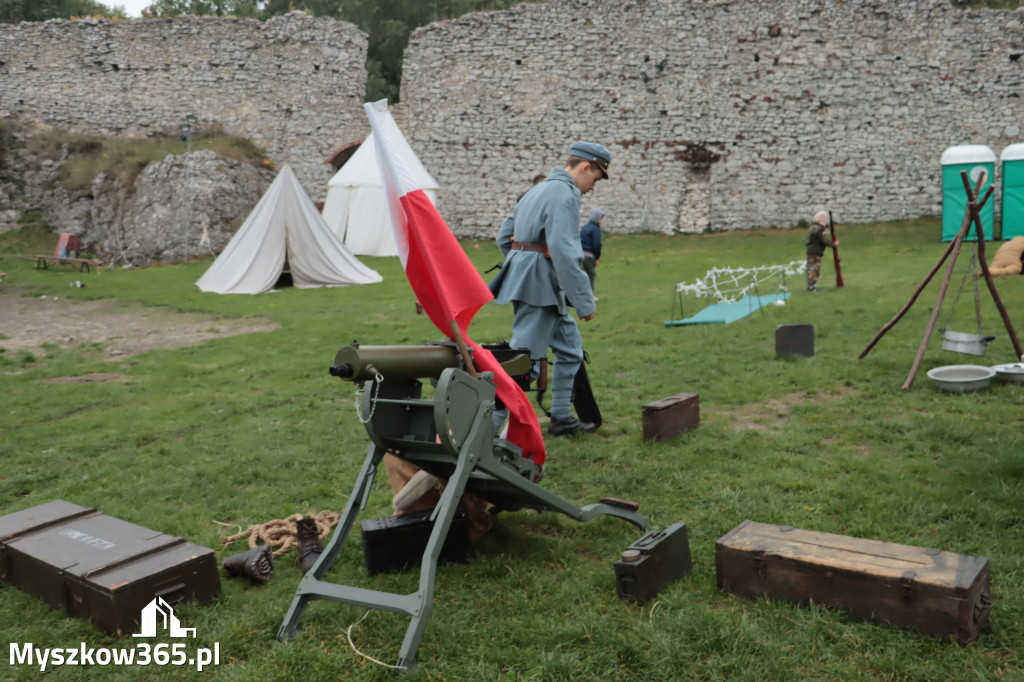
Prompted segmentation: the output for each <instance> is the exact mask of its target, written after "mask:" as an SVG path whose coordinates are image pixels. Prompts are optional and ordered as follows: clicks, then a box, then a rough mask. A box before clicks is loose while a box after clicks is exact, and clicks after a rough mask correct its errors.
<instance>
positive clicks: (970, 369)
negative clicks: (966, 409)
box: [928, 365, 996, 393]
mask: <svg viewBox="0 0 1024 682" xmlns="http://www.w3.org/2000/svg"><path fill="white" fill-rule="evenodd" d="M995 375H996V371H995V370H994V369H992V368H991V367H983V366H981V365H946V366H945V367H936V368H935V369H930V370H928V378H929V379H931V380H932V381H933V382H934V383H935V385H936V386H937V387H939V388H941V389H942V390H943V391H949V392H951V393H967V392H969V391H982V390H984V389H986V388H988V385H989V382H990V381H992V377H994V376H995Z"/></svg>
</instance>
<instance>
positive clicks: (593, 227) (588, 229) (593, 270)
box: [580, 208, 604, 301]
mask: <svg viewBox="0 0 1024 682" xmlns="http://www.w3.org/2000/svg"><path fill="white" fill-rule="evenodd" d="M603 222H604V211H602V210H601V209H599V208H592V209H590V222H588V223H587V224H586V225H584V226H583V227H582V228H581V229H580V246H581V247H583V271H584V272H586V273H587V277H589V278H590V289H591V291H593V292H594V300H595V301H596V300H597V286H596V282H597V261H599V260H600V259H601V223H603Z"/></svg>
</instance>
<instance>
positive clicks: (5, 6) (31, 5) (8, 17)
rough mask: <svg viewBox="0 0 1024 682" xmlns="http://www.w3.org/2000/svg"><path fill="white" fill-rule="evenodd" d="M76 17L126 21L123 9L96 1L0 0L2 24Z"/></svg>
mask: <svg viewBox="0 0 1024 682" xmlns="http://www.w3.org/2000/svg"><path fill="white" fill-rule="evenodd" d="M74 17H106V18H107V19H124V18H126V15H125V13H124V11H123V10H121V9H110V8H109V7H107V6H106V5H102V4H100V3H99V2H97V1H96V0H0V23H3V24H16V23H18V22H20V21H46V20H47V19H72V18H74Z"/></svg>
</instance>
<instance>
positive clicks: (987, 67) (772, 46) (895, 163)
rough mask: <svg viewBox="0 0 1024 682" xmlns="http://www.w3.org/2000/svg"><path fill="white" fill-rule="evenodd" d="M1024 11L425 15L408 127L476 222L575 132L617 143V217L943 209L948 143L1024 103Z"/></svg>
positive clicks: (826, 1)
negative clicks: (434, 20) (429, 21)
mask: <svg viewBox="0 0 1024 682" xmlns="http://www.w3.org/2000/svg"><path fill="white" fill-rule="evenodd" d="M1022 25H1024V10H1017V11H1013V12H1008V11H994V10H976V11H960V10H957V9H955V8H953V7H952V6H951V5H950V4H949V2H947V1H946V0H899V2H894V1H893V0H712V1H709V2H702V1H699V0H550V1H549V2H548V3H546V4H523V5H518V6H516V7H514V8H512V9H510V10H508V11H502V12H496V13H487V14H483V13H480V14H471V15H467V16H465V17H462V18H460V19H456V20H453V21H449V22H444V23H438V24H433V25H430V26H427V27H424V28H421V29H419V30H417V31H416V32H415V33H414V34H413V36H412V38H411V40H410V44H409V47H408V49H407V51H406V55H405V64H404V70H405V75H404V80H403V85H402V99H403V106H404V107H405V108H406V109H407V111H406V119H407V121H408V122H407V123H406V129H405V133H406V135H407V137H408V138H409V141H410V143H411V144H412V146H413V147H414V148H415V149H416V151H417V152H418V153H419V154H420V157H421V160H422V161H423V163H424V164H425V165H426V167H427V168H428V169H430V171H431V173H433V174H434V175H435V177H436V178H437V180H438V182H439V183H440V185H441V187H442V193H441V198H440V207H441V211H442V213H443V214H444V216H445V218H446V219H447V220H448V223H449V225H451V226H452V228H453V229H454V230H455V231H456V232H457V233H458V234H461V235H476V236H493V234H494V233H495V231H496V230H497V227H498V225H499V224H500V222H501V220H502V218H503V217H504V216H505V215H506V214H507V213H508V212H509V211H510V210H511V208H512V205H513V202H514V199H515V197H516V195H517V194H519V193H520V192H522V191H523V190H524V189H526V188H528V187H529V182H530V178H531V177H532V176H533V175H534V174H535V173H537V172H546V171H547V170H549V169H550V168H552V167H554V166H558V167H561V165H562V164H563V163H564V160H565V154H566V151H567V149H568V146H569V144H570V143H571V142H572V141H573V140H577V139H593V140H597V141H600V142H602V143H604V144H605V145H607V146H608V147H609V148H610V149H611V150H612V152H613V154H614V160H613V162H612V165H611V174H612V178H611V180H608V181H604V182H600V183H598V185H597V190H596V192H595V193H594V194H593V195H588V196H587V197H584V199H583V213H584V214H586V212H587V211H588V210H589V208H590V207H593V206H601V207H602V208H604V209H605V210H606V211H607V213H608V217H607V219H606V222H605V229H606V230H607V231H610V232H624V231H637V230H645V229H646V230H652V231H658V232H664V233H672V232H693V231H704V230H707V229H711V230H728V229H738V228H753V227H768V226H792V225H795V224H796V223H797V222H798V221H799V220H801V219H803V220H807V221H809V220H810V217H811V216H812V215H813V213H814V211H815V210H817V209H820V208H824V207H827V208H831V209H833V210H834V211H835V214H836V219H837V220H839V221H841V222H846V223H857V222H869V221H881V220H893V219H901V218H908V217H917V216H920V215H927V214H938V213H939V212H940V210H941V187H940V182H941V172H940V166H939V158H940V156H941V154H942V152H943V150H944V149H946V148H947V147H949V146H951V145H955V144H968V143H970V144H986V145H989V146H990V147H992V148H993V150H994V151H995V152H996V154H998V153H999V152H1000V151H1001V150H1002V149H1003V148H1004V147H1005V146H1006V145H1008V144H1010V143H1012V142H1017V141H1020V139H1021V126H1022V120H1024V102H1022V100H1021V94H1022V92H1024V88H1022V86H1024V57H1022V54H1024V30H1022Z"/></svg>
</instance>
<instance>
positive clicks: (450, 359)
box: [330, 343, 461, 381]
mask: <svg viewBox="0 0 1024 682" xmlns="http://www.w3.org/2000/svg"><path fill="white" fill-rule="evenodd" d="M460 366H461V361H460V359H459V352H458V349H457V348H455V346H454V345H444V344H438V345H430V346H362V347H360V346H359V344H358V343H353V344H351V345H348V346H345V347H344V348H342V349H341V350H339V351H338V354H337V355H335V356H334V364H333V365H331V369H330V373H331V376H336V377H340V378H341V379H344V380H346V381H370V380H371V379H374V378H375V377H376V376H377V375H378V374H380V375H381V376H382V377H384V378H386V379H418V378H421V377H423V378H427V377H429V378H434V379H436V378H438V377H440V376H441V372H443V371H444V370H446V369H448V368H449V367H460Z"/></svg>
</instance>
